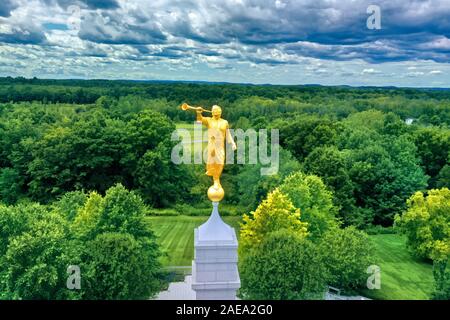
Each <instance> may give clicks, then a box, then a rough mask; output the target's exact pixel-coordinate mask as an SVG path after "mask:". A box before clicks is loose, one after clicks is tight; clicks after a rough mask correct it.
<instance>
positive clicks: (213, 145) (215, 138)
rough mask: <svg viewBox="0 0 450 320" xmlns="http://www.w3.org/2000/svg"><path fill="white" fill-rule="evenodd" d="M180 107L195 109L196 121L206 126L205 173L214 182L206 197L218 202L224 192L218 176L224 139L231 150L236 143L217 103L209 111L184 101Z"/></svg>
mask: <svg viewBox="0 0 450 320" xmlns="http://www.w3.org/2000/svg"><path fill="white" fill-rule="evenodd" d="M181 108H182V109H183V110H188V109H190V110H195V111H196V113H197V123H201V124H203V125H204V126H206V127H207V128H208V150H207V151H208V157H207V160H206V174H207V175H208V176H212V177H213V181H214V184H213V185H212V186H211V187H210V188H209V189H208V197H209V199H210V200H211V201H213V202H219V201H220V200H222V199H223V196H224V194H225V193H224V190H223V188H222V185H221V184H220V176H221V174H222V171H223V167H224V165H225V141H226V142H227V143H230V144H231V147H232V149H233V150H236V143H235V142H234V140H233V137H232V136H231V133H230V128H229V125H228V121H227V120H225V119H222V108H221V107H219V106H218V105H214V106H213V107H212V110H211V111H209V110H205V109H203V108H202V107H191V106H189V105H188V104H186V103H183V105H182V106H181ZM203 112H209V113H212V117H204V116H203V115H202V113H203Z"/></svg>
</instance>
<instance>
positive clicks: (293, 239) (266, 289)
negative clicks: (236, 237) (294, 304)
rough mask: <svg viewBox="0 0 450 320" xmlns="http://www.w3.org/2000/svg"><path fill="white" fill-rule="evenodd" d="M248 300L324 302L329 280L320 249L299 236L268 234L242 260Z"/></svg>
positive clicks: (244, 292)
mask: <svg viewBox="0 0 450 320" xmlns="http://www.w3.org/2000/svg"><path fill="white" fill-rule="evenodd" d="M239 271H240V277H241V282H242V286H241V289H240V293H241V294H242V297H243V298H245V299H258V300H259V299H262V300H265V299H268V300H295V299H321V298H323V295H324V293H325V291H326V280H327V277H328V274H327V271H326V268H325V266H324V264H323V260H322V256H321V254H320V252H319V250H318V248H317V247H316V246H315V245H314V244H313V243H312V242H311V241H309V240H306V239H304V238H303V237H301V236H299V235H298V234H297V233H294V232H292V231H289V230H286V229H280V230H278V231H275V232H272V233H270V234H268V235H266V236H265V237H264V238H263V239H262V241H261V242H260V243H259V244H258V245H257V246H256V247H254V248H252V249H250V250H249V251H248V252H246V254H245V255H244V256H243V257H242V259H240V261H239Z"/></svg>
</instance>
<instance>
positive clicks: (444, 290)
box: [395, 188, 450, 300]
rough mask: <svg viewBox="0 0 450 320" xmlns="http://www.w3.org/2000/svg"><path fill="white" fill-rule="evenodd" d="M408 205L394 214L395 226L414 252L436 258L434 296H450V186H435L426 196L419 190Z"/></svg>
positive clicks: (417, 254) (435, 297) (434, 297)
mask: <svg viewBox="0 0 450 320" xmlns="http://www.w3.org/2000/svg"><path fill="white" fill-rule="evenodd" d="M407 206H408V209H407V210H406V211H405V212H404V213H403V214H402V215H401V216H400V215H396V217H395V226H396V228H398V229H399V230H400V232H402V233H404V234H406V237H407V245H408V247H409V248H410V249H411V250H412V253H413V254H414V255H416V256H419V257H422V258H428V259H431V260H433V276H434V279H435V291H434V293H433V295H432V298H433V299H443V300H448V299H450V272H449V271H448V270H447V269H448V265H449V259H450V190H449V189H448V188H442V189H432V190H429V191H428V195H427V196H425V195H424V194H423V193H422V192H416V193H415V194H414V195H412V196H411V197H410V198H409V199H408V201H407Z"/></svg>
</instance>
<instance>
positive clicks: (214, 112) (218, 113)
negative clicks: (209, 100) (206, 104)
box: [211, 105, 222, 119]
mask: <svg viewBox="0 0 450 320" xmlns="http://www.w3.org/2000/svg"><path fill="white" fill-rule="evenodd" d="M211 112H212V115H213V118H214V119H219V118H220V117H221V116H222V108H221V107H219V106H218V105H213V107H212V109H211Z"/></svg>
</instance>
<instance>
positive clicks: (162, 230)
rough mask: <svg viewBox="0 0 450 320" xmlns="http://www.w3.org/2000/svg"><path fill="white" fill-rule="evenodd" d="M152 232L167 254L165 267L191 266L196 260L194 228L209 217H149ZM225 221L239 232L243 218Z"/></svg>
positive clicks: (164, 260) (230, 218)
mask: <svg viewBox="0 0 450 320" xmlns="http://www.w3.org/2000/svg"><path fill="white" fill-rule="evenodd" d="M146 219H147V221H148V223H149V225H150V226H151V228H152V230H154V231H155V233H156V236H157V237H158V241H159V243H160V245H161V247H162V249H163V250H164V252H165V253H166V255H167V256H166V257H164V258H163V259H162V262H163V264H164V265H165V266H190V265H191V262H192V259H193V258H194V228H195V227H198V226H199V225H201V224H202V223H204V222H205V221H206V220H207V219H208V217H191V216H175V217H173V216H171V217H147V218H146ZM223 220H224V221H225V222H226V223H228V224H229V225H231V226H232V227H234V228H235V230H236V234H237V235H238V236H239V234H238V230H239V222H240V220H241V217H234V216H233V217H223Z"/></svg>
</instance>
